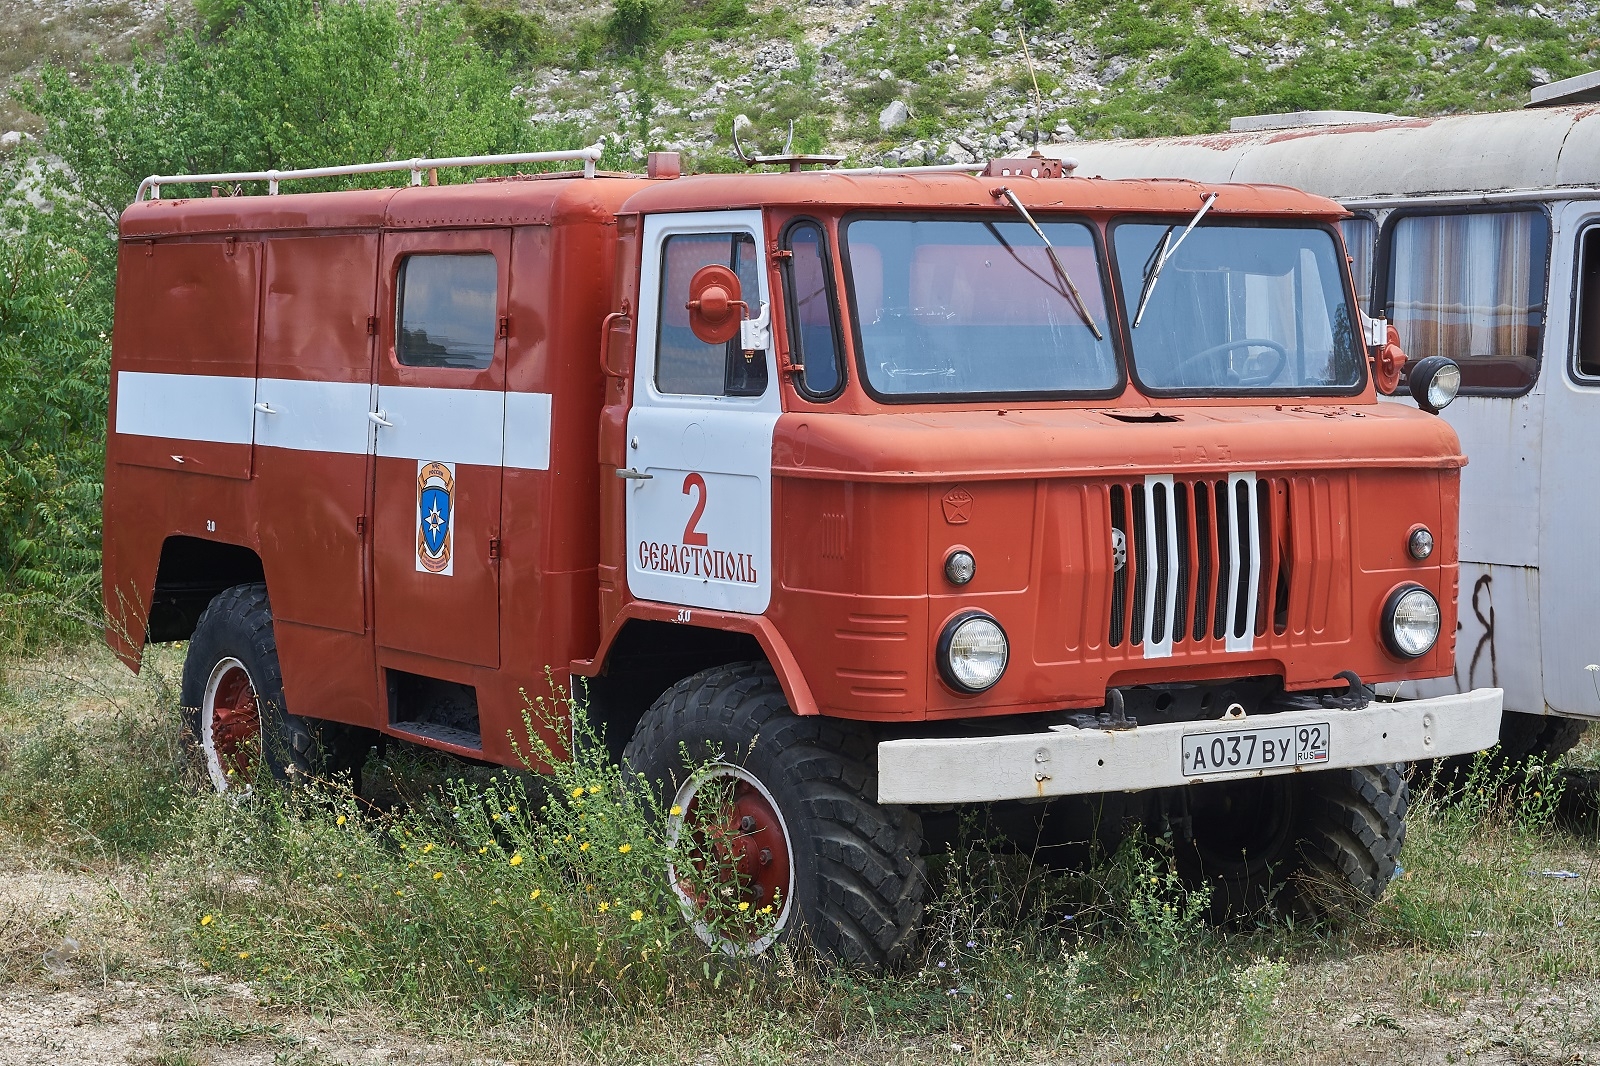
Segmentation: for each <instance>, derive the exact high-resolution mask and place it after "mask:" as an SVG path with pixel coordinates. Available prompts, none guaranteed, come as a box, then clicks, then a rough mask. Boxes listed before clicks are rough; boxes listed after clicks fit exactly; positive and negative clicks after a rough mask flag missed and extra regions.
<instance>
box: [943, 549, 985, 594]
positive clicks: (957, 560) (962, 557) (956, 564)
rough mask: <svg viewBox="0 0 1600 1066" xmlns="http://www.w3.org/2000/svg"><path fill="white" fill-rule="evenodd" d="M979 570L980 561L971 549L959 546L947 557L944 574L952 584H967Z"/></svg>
mask: <svg viewBox="0 0 1600 1066" xmlns="http://www.w3.org/2000/svg"><path fill="white" fill-rule="evenodd" d="M977 572H978V561H977V560H976V559H974V558H973V557H972V553H971V552H969V551H963V550H961V549H960V548H957V549H956V550H955V551H953V552H951V553H950V554H949V555H947V556H946V557H945V560H944V576H945V578H946V579H947V580H948V581H949V582H950V584H952V585H965V584H966V583H967V582H968V581H971V580H972V575H973V574H975V573H977Z"/></svg>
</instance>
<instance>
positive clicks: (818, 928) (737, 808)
mask: <svg viewBox="0 0 1600 1066" xmlns="http://www.w3.org/2000/svg"><path fill="white" fill-rule="evenodd" d="M623 760H624V762H625V764H626V765H627V766H628V768H629V769H631V770H632V771H634V772H636V773H638V774H640V775H641V776H642V777H643V778H644V779H645V781H646V782H648V783H649V785H650V786H651V787H652V788H654V789H655V790H656V794H657V796H658V798H659V799H660V800H661V802H662V803H663V805H665V806H667V807H668V808H669V811H670V812H671V813H670V814H669V820H668V838H669V840H670V841H671V843H672V844H673V850H674V856H675V858H674V861H673V863H672V864H671V865H670V866H669V868H668V871H667V873H668V876H669V877H670V878H671V883H672V885H673V890H674V891H675V892H676V893H677V896H678V900H679V903H680V905H681V906H682V908H683V911H684V916H685V918H686V919H687V920H688V921H689V923H690V925H691V926H693V928H694V929H695V931H696V932H697V933H698V934H699V935H700V937H701V939H702V940H704V941H705V942H706V943H707V944H708V945H710V946H712V947H714V948H717V949H719V950H721V951H723V952H726V953H727V954H730V955H753V954H758V953H760V952H762V951H765V950H766V949H767V948H769V947H771V946H772V944H774V943H776V942H777V941H779V940H794V939H795V938H797V937H804V938H806V939H808V940H809V941H810V943H811V944H813V945H814V946H815V947H816V948H817V949H818V950H819V951H820V952H822V953H823V954H825V955H827V956H829V957H831V958H834V959H836V960H839V961H841V962H844V963H846V964H849V965H855V966H863V967H880V966H890V965H894V964H895V963H897V962H899V961H900V960H902V959H903V958H904V957H905V955H906V954H907V952H908V951H909V950H910V947H911V944H912V941H913V938H914V935H915V931H916V928H917V924H918V922H919V920H920V919H921V916H922V902H923V896H924V892H925V890H926V885H925V881H924V878H923V869H922V861H921V859H920V858H919V857H918V852H919V849H920V845H921V823H920V821H919V820H918V818H917V816H916V814H915V813H913V812H912V811H910V810H908V809H906V808H902V807H885V806H880V805H879V804H878V803H877V802H875V799H874V797H875V796H876V793H877V773H876V769H875V765H874V764H875V761H876V745H875V743H874V742H873V740H872V737H871V735H870V734H869V733H868V731H867V730H866V729H865V728H864V727H862V726H859V725H857V724H855V723H850V722H841V721H838V720H836V719H830V718H820V717H807V718H801V717H799V716H798V715H795V714H794V713H793V712H791V711H790V710H789V707H788V704H787V703H786V702H785V700H784V696H783V689H782V687H781V686H780V685H779V684H778V679H777V678H776V677H775V676H773V673H772V671H771V669H770V668H768V667H767V665H766V664H765V663H739V664H735V665H732V666H722V667H716V668H713V669H710V670H703V671H701V672H700V673H698V674H695V675H694V676H692V677H689V678H686V679H684V680H683V681H680V682H679V683H678V684H676V685H674V686H673V687H672V688H671V689H669V690H667V692H665V693H664V694H663V695H662V696H661V698H660V699H658V700H657V701H656V703H655V705H654V706H653V707H651V709H650V711H649V712H648V713H647V714H646V715H645V716H644V719H643V720H642V721H641V722H640V723H639V726H638V728H637V729H636V730H635V732H634V735H633V739H632V741H631V742H630V743H629V744H628V747H627V750H626V752H625V753H624V755H623ZM766 908H771V910H770V911H768V910H766Z"/></svg>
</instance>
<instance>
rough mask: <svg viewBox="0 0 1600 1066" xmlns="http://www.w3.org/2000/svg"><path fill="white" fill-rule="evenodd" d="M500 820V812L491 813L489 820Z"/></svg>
mask: <svg viewBox="0 0 1600 1066" xmlns="http://www.w3.org/2000/svg"><path fill="white" fill-rule="evenodd" d="M499 820H500V816H499V815H498V814H491V815H489V821H491V822H498V821H499Z"/></svg>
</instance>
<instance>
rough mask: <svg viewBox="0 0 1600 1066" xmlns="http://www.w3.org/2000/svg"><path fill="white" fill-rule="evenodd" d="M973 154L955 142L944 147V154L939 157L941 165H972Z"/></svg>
mask: <svg viewBox="0 0 1600 1066" xmlns="http://www.w3.org/2000/svg"><path fill="white" fill-rule="evenodd" d="M972 161H973V159H972V153H971V152H969V151H967V150H966V149H965V148H963V147H961V146H960V145H959V144H957V143H956V142H954V141H951V142H950V143H949V144H947V145H945V146H944V154H943V155H941V156H940V157H939V162H941V163H971V162H972Z"/></svg>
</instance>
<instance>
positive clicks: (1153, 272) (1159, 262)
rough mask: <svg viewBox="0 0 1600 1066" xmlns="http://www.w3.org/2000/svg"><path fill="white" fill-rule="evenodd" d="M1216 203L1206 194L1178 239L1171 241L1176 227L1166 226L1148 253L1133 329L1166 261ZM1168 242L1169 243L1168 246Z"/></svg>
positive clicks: (1215, 199)
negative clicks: (1159, 240) (1157, 241)
mask: <svg viewBox="0 0 1600 1066" xmlns="http://www.w3.org/2000/svg"><path fill="white" fill-rule="evenodd" d="M1216 202H1217V194H1216V193H1214V192H1208V193H1206V195H1205V202H1204V203H1202V204H1201V205H1200V210H1198V211H1196V212H1195V213H1194V217H1193V218H1191V219H1190V220H1189V224H1188V225H1187V226H1185V227H1184V228H1183V232H1182V233H1180V234H1178V239H1177V240H1175V241H1174V240H1173V239H1172V231H1173V230H1175V229H1177V228H1178V227H1177V226H1168V227H1167V232H1165V233H1163V234H1162V235H1161V243H1160V244H1158V245H1156V250H1155V251H1153V252H1151V253H1150V258H1149V259H1146V260H1145V261H1144V287H1143V288H1141V289H1140V290H1139V308H1138V310H1136V311H1134V313H1133V328H1134V329H1138V328H1139V323H1140V322H1141V321H1143V320H1144V309H1145V305H1146V304H1148V303H1149V302H1150V294H1151V293H1152V292H1155V291H1156V280H1157V279H1158V278H1160V277H1161V268H1162V267H1164V266H1166V265H1167V260H1168V259H1171V258H1172V257H1173V255H1174V254H1175V253H1176V252H1177V251H1178V245H1180V244H1182V243H1183V239H1184V238H1185V237H1187V236H1189V233H1190V231H1191V230H1193V229H1194V228H1195V226H1197V225H1199V224H1200V220H1201V219H1202V218H1205V217H1206V212H1207V211H1209V210H1211V205H1212V204H1214V203H1216ZM1168 242H1171V243H1170V245H1169V243H1168Z"/></svg>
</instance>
